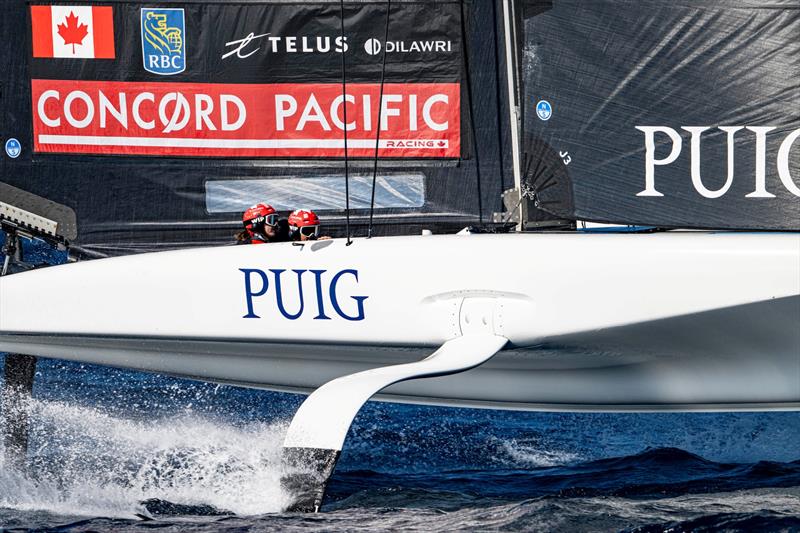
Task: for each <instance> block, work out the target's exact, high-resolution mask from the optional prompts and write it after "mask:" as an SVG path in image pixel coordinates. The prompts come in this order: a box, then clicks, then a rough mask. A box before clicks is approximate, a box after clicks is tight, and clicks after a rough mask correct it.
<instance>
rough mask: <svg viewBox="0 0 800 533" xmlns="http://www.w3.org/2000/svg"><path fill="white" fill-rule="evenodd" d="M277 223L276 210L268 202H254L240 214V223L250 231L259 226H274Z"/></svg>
mask: <svg viewBox="0 0 800 533" xmlns="http://www.w3.org/2000/svg"><path fill="white" fill-rule="evenodd" d="M277 223H278V214H277V211H275V208H273V207H272V206H271V205H268V204H256V205H254V206H253V207H251V208H249V209H248V210H247V211H245V212H244V214H243V215H242V224H244V227H245V229H246V230H247V231H249V232H250V233H252V232H253V231H256V230H257V229H258V228H259V227H260V226H263V225H267V226H274V225H275V224H277Z"/></svg>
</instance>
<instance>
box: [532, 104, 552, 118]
mask: <svg viewBox="0 0 800 533" xmlns="http://www.w3.org/2000/svg"><path fill="white" fill-rule="evenodd" d="M536 115H537V116H538V117H539V119H540V120H550V117H551V116H553V108H552V107H551V106H550V102H548V101H547V100H540V101H539V103H538V104H536Z"/></svg>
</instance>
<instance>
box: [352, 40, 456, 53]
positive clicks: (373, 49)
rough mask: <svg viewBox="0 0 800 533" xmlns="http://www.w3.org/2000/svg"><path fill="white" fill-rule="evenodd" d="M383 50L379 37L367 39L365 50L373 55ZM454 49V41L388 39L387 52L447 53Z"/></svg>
mask: <svg viewBox="0 0 800 533" xmlns="http://www.w3.org/2000/svg"><path fill="white" fill-rule="evenodd" d="M382 50H383V45H382V42H381V41H379V40H378V39H375V38H372V39H367V42H365V43H364V51H365V52H366V53H368V54H369V55H371V56H374V55H378V54H380V53H381V51H382ZM452 51H453V43H452V41H387V42H386V53H387V54H414V53H415V54H419V53H426V52H434V53H447V52H452Z"/></svg>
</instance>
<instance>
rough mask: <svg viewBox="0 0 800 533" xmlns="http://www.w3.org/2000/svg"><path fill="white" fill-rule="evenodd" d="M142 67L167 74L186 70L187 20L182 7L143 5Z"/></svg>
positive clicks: (156, 72) (148, 70)
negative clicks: (147, 6) (148, 6)
mask: <svg viewBox="0 0 800 533" xmlns="http://www.w3.org/2000/svg"><path fill="white" fill-rule="evenodd" d="M142 58H143V60H144V69H145V70H146V71H147V72H152V73H153V74H160V75H162V76H169V75H171V74H178V73H181V72H183V71H184V70H186V24H185V21H184V18H183V9H166V8H142Z"/></svg>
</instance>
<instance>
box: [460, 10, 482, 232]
mask: <svg viewBox="0 0 800 533" xmlns="http://www.w3.org/2000/svg"><path fill="white" fill-rule="evenodd" d="M464 7H465V4H464V0H461V47H462V49H463V51H464V76H465V77H466V78H467V103H468V104H467V105H468V110H469V126H470V132H471V134H472V149H473V151H474V152H475V179H476V185H477V189H478V222H479V223H480V224H483V195H482V194H481V158H480V154H479V153H478V136H477V131H476V128H475V113H474V112H473V107H472V104H473V102H472V76H471V74H470V68H469V45H468V42H467V25H466V24H467V23H466V14H465V13H464Z"/></svg>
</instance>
